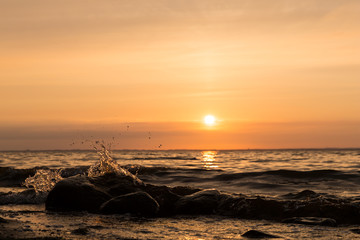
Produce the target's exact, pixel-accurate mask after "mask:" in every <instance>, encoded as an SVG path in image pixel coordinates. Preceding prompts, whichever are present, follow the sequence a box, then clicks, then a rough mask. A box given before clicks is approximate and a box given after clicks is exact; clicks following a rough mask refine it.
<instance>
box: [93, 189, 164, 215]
mask: <svg viewBox="0 0 360 240" xmlns="http://www.w3.org/2000/svg"><path fill="white" fill-rule="evenodd" d="M158 211H159V204H158V203H157V202H156V200H155V199H154V198H152V197H151V196H150V195H149V194H148V193H146V192H135V193H129V194H125V195H122V196H118V197H115V198H112V199H110V200H109V201H107V202H105V203H104V204H103V205H102V206H101V208H100V212H101V213H103V214H122V213H133V214H138V215H142V216H154V215H156V213H157V212H158Z"/></svg>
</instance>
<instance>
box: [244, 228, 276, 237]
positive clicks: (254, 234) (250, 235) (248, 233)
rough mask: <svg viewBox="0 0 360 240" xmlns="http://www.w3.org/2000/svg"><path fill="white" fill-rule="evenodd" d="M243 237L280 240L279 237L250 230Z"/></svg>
mask: <svg viewBox="0 0 360 240" xmlns="http://www.w3.org/2000/svg"><path fill="white" fill-rule="evenodd" d="M241 236H243V237H246V238H279V237H278V236H275V235H272V234H268V233H264V232H261V231H258V230H249V231H247V232H246V233H244V234H243V235H241Z"/></svg>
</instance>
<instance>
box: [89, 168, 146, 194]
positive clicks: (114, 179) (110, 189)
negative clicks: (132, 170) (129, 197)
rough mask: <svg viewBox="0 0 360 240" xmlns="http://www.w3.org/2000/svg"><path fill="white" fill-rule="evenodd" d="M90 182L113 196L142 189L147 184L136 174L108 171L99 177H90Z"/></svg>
mask: <svg viewBox="0 0 360 240" xmlns="http://www.w3.org/2000/svg"><path fill="white" fill-rule="evenodd" d="M88 179H89V181H90V183H92V184H94V185H95V186H96V187H98V188H100V189H102V190H103V191H105V192H107V193H108V194H110V195H111V196H113V197H116V196H120V195H124V194H127V193H132V192H137V191H140V190H141V189H143V188H144V187H145V184H144V183H143V182H142V181H141V180H140V179H139V178H137V177H136V176H134V175H118V174H116V173H107V174H105V175H102V176H98V177H89V178H88Z"/></svg>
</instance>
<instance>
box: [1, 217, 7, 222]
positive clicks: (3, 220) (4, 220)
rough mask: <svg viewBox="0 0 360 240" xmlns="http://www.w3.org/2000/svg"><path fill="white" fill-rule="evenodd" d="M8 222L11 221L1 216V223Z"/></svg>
mask: <svg viewBox="0 0 360 240" xmlns="http://www.w3.org/2000/svg"><path fill="white" fill-rule="evenodd" d="M7 222H9V221H8V220H6V219H5V218H2V217H0V223H7Z"/></svg>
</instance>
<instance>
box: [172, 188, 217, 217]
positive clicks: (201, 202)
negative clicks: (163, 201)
mask: <svg viewBox="0 0 360 240" xmlns="http://www.w3.org/2000/svg"><path fill="white" fill-rule="evenodd" d="M220 195H221V194H220V192H219V191H218V190H215V189H208V190H203V191H199V192H196V193H193V194H191V195H187V196H184V197H182V198H180V199H179V200H178V201H177V202H176V204H175V207H176V212H177V213H180V214H213V213H215V211H216V209H217V206H218V201H219V197H220Z"/></svg>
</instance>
